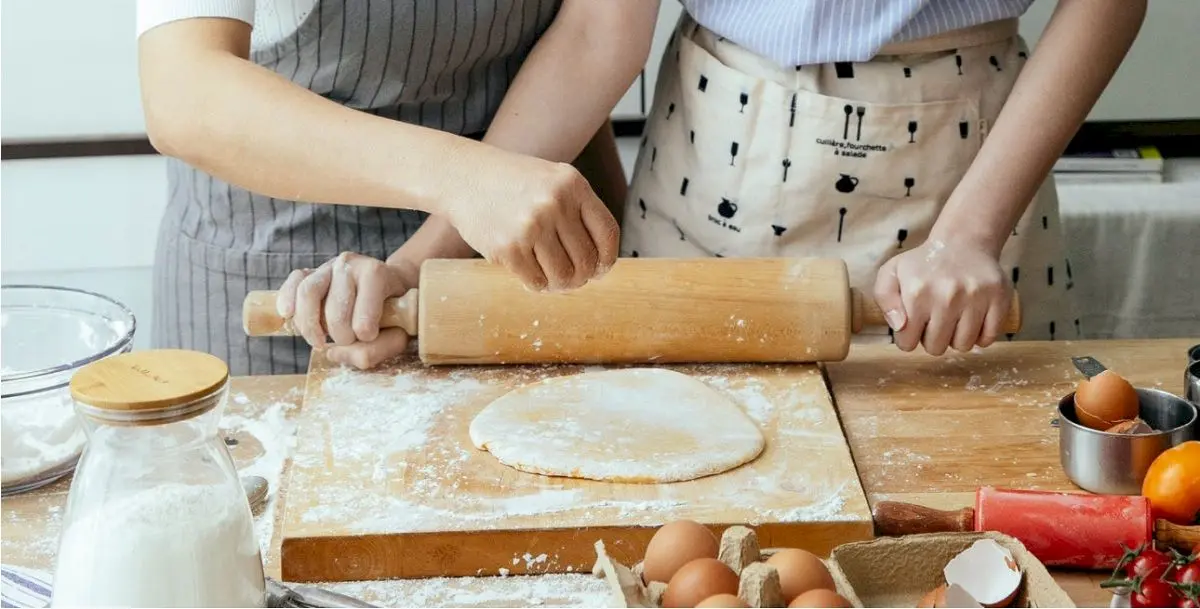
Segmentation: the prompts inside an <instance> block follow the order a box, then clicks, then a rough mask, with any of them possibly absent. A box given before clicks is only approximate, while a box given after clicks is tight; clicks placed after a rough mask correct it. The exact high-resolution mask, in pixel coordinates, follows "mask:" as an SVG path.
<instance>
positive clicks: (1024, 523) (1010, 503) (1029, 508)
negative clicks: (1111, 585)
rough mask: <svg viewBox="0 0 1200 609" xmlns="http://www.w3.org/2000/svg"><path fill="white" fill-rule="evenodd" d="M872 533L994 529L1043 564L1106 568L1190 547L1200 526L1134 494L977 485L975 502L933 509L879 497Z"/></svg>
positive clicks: (1195, 542)
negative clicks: (1127, 551)
mask: <svg viewBox="0 0 1200 609" xmlns="http://www.w3.org/2000/svg"><path fill="white" fill-rule="evenodd" d="M873 517H874V519H875V533H876V534H877V535H887V536H897V535H910V534H917V533H949V532H961V531H996V532H998V533H1004V534H1005V535H1009V536H1011V537H1015V538H1016V539H1017V540H1019V541H1020V542H1021V543H1023V544H1025V547H1026V548H1027V549H1028V550H1029V551H1030V553H1032V554H1033V555H1034V556H1036V557H1037V558H1038V560H1040V561H1042V563H1044V564H1045V565H1046V566H1048V567H1073V568H1077V569H1111V568H1113V567H1114V566H1115V565H1116V564H1117V561H1119V560H1120V559H1121V556H1122V555H1123V554H1124V548H1136V547H1139V546H1141V545H1143V544H1146V543H1148V542H1150V541H1157V542H1158V543H1160V544H1164V545H1168V546H1173V547H1176V548H1179V549H1180V550H1183V551H1184V552H1191V551H1192V548H1193V547H1195V546H1197V545H1198V544H1200V526H1183V525H1178V524H1172V523H1170V522H1167V521H1166V520H1155V519H1154V518H1153V517H1152V515H1151V510H1150V501H1149V500H1148V499H1146V498H1145V497H1139V496H1136V495H1133V496H1127V495H1092V494H1087V493H1057V492H1050V491H1027V490H1008V489H997V488H991V487H984V488H980V489H979V490H978V491H976V494H975V507H973V508H963V509H961V510H954V511H942V510H935V509H933V508H928V507H924V506H919V505H913V504H910V503H900V502H893V501H880V502H879V503H877V504H876V505H875V509H874V511H873Z"/></svg>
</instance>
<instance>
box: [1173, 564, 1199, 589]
mask: <svg viewBox="0 0 1200 609" xmlns="http://www.w3.org/2000/svg"><path fill="white" fill-rule="evenodd" d="M1175 583H1177V584H1197V585H1200V560H1195V561H1192V563H1191V564H1189V565H1187V566H1183V567H1179V568H1177V569H1176V570H1175Z"/></svg>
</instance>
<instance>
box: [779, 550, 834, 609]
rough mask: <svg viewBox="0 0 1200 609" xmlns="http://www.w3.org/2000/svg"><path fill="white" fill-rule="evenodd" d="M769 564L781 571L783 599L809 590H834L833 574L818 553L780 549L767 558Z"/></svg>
mask: <svg viewBox="0 0 1200 609" xmlns="http://www.w3.org/2000/svg"><path fill="white" fill-rule="evenodd" d="M767 564H768V565H771V566H772V567H775V570H776V571H778V572H779V586H780V587H781V588H783V599H784V600H785V601H791V600H792V599H794V598H796V597H797V596H800V595H801V594H804V593H805V592H808V591H809V590H817V589H822V588H823V589H826V590H832V589H833V588H835V586H834V585H833V576H832V575H830V574H829V569H827V568H825V563H823V562H821V559H820V558H817V555H816V554H813V553H812V552H806V551H804V550H780V551H778V552H776V553H775V555H774V556H772V557H770V558H768V559H767Z"/></svg>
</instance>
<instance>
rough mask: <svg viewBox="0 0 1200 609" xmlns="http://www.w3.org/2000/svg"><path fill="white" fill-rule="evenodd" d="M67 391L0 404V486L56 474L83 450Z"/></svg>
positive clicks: (50, 392) (56, 391)
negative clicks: (42, 475) (53, 472)
mask: <svg viewBox="0 0 1200 609" xmlns="http://www.w3.org/2000/svg"><path fill="white" fill-rule="evenodd" d="M86 439H87V438H86V436H85V435H84V433H83V428H82V427H80V425H79V422H78V420H77V419H76V418H75V409H74V405H73V403H72V401H71V393H70V390H69V389H67V388H66V387H64V388H62V389H57V390H54V391H47V392H45V393H41V394H36V395H30V396H22V397H15V398H9V399H7V400H4V401H3V403H2V404H0V482H3V484H5V485H6V486H7V485H8V484H9V483H11V482H17V481H25V480H29V479H32V478H35V477H37V476H38V475H39V474H42V473H45V472H50V471H58V470H60V469H61V468H62V467H63V466H64V465H66V464H67V463H68V462H70V461H71V460H73V459H75V458H76V457H78V456H79V453H80V451H82V450H83V445H84V442H85V441H86Z"/></svg>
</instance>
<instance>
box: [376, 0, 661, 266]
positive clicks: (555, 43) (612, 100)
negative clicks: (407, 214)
mask: <svg viewBox="0 0 1200 609" xmlns="http://www.w3.org/2000/svg"><path fill="white" fill-rule="evenodd" d="M606 1H607V0H606ZM635 1H636V2H637V3H639V4H641V5H642V6H637V7H633V6H632V5H630V7H625V6H622V5H621V4H622V3H619V2H614V3H613V4H612V5H610V6H607V7H605V6H601V5H599V4H597V3H594V1H593V0H576V1H574V2H567V3H566V4H565V5H564V6H563V8H562V9H561V10H560V11H559V15H558V17H557V18H556V19H555V22H554V24H553V25H551V27H550V29H549V30H547V32H546V34H545V35H544V36H543V37H542V39H541V40H540V41H538V44H537V45H536V46H535V47H534V48H533V50H532V51H531V52H530V55H529V58H528V59H527V60H526V61H525V63H524V64H523V65H522V66H521V70H520V72H518V73H517V78H516V79H515V80H514V82H513V83H512V86H511V87H509V90H508V93H507V94H506V95H505V97H504V101H503V102H502V103H501V105H500V108H499V110H498V111H497V113H496V116H495V117H494V118H493V120H492V123H491V125H490V126H489V127H488V131H487V134H486V135H485V136H484V139H483V141H484V142H486V143H488V144H490V145H493V146H496V147H499V148H503V149H505V150H510V151H513V152H519V153H521V154H527V155H530V156H536V157H539V158H542V159H545V160H548V161H557V162H569V161H573V160H575V159H576V158H577V157H578V156H579V155H580V152H581V151H583V150H584V148H585V147H586V146H588V145H589V142H591V143H592V144H593V145H596V146H601V145H608V146H612V142H611V138H612V134H611V129H610V128H609V127H608V126H607V124H606V123H607V122H608V118H609V115H610V114H611V112H612V108H613V106H615V105H616V103H617V100H618V99H620V96H621V95H622V94H623V93H624V91H625V90H626V89H628V88H629V84H630V83H631V82H633V79H634V78H635V77H636V76H637V73H638V72H639V71H640V70H641V66H642V65H644V64H645V60H646V55H647V54H648V53H649V48H650V37H651V35H652V33H653V27H654V22H655V16H656V14H657V2H646V0H635ZM597 15H600V17H602V18H600V19H596V18H595V17H596V16H597ZM604 17H608V19H606V18H604ZM606 130H607V131H606ZM592 157H597V158H604V157H603V156H602V155H592ZM607 160H608V161H609V164H610V165H611V159H607ZM618 162H619V161H618ZM603 169H606V170H607V173H611V172H612V171H613V168H612V167H611V166H606V167H604V168H603ZM581 170H582V168H581ZM616 171H617V172H620V168H619V167H617V169H616ZM584 173H585V175H587V174H588V173H589V172H584ZM591 173H598V172H591ZM621 179H622V181H623V179H624V174H623V173H622V174H621ZM593 188H595V186H593ZM609 194H611V195H613V196H623V193H609ZM474 253H475V252H474V251H473V250H472V249H471V248H470V247H469V246H468V245H467V244H466V243H465V242H464V241H463V240H462V238H461V237H460V236H459V234H458V232H457V231H456V230H455V229H454V227H453V226H450V224H449V222H447V221H446V220H445V219H444V218H442V217H440V216H432V217H430V218H429V219H428V220H427V221H426V222H425V224H424V225H423V226H422V227H421V228H420V230H418V231H417V233H416V234H415V235H413V237H412V239H410V240H409V241H408V242H407V243H405V244H404V245H403V246H402V247H401V248H400V249H399V250H397V251H396V253H395V254H393V255H392V256H391V257H390V258H389V262H390V263H392V264H397V265H404V266H407V267H409V269H410V270H411V268H412V267H413V266H414V265H417V266H419V265H420V262H421V261H423V260H425V259H428V258H466V257H469V256H472V255H474ZM414 275H415V273H414Z"/></svg>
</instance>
